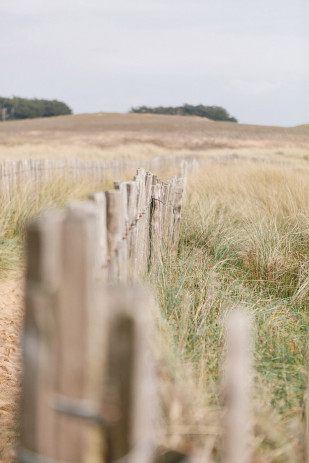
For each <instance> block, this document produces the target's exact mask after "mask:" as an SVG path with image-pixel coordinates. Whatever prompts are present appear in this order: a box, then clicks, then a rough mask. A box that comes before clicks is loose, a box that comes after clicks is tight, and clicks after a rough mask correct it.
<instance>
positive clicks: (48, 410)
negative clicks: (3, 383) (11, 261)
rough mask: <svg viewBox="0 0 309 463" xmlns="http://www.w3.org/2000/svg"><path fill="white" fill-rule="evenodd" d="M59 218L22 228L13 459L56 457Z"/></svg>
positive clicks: (49, 217) (50, 215)
mask: <svg viewBox="0 0 309 463" xmlns="http://www.w3.org/2000/svg"><path fill="white" fill-rule="evenodd" d="M62 222H63V216H62V214H59V213H57V212H51V213H46V214H45V215H44V216H42V217H41V218H40V219H37V220H35V221H34V222H32V223H31V224H30V225H29V227H28V229H27V249H26V253H27V277H26V313H25V324H24V334H23V367H24V372H23V388H22V409H21V414H20V415H21V427H20V449H19V460H20V461H21V462H27V461H32V460H33V461H34V460H35V459H36V458H37V455H42V456H44V457H46V458H51V459H53V458H56V442H57V441H56V437H55V431H56V425H57V414H56V413H55V411H54V410H53V408H52V407H51V406H50V401H51V397H52V393H53V390H54V385H55V381H56V376H57V365H56V361H55V360H56V359H55V353H54V339H55V335H56V330H57V327H56V324H55V319H54V304H55V298H56V294H57V291H58V288H59V285H60V279H61V271H60V236H61V227H62Z"/></svg>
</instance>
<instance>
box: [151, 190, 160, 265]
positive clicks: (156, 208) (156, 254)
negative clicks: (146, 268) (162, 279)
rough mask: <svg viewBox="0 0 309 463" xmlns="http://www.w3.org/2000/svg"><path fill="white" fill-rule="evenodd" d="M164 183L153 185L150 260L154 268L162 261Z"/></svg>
mask: <svg viewBox="0 0 309 463" xmlns="http://www.w3.org/2000/svg"><path fill="white" fill-rule="evenodd" d="M162 210H163V205H162V185H161V184H160V183H157V184H156V185H154V186H153V187H152V206H151V234H150V236H151V243H150V246H151V250H150V261H151V266H152V267H153V268H157V265H158V264H159V263H160V261H161V252H162V241H161V239H162Z"/></svg>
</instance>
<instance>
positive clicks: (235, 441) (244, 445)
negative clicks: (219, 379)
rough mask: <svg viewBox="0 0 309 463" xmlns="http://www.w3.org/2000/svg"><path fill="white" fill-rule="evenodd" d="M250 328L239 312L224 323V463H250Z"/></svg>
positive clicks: (247, 319)
mask: <svg viewBox="0 0 309 463" xmlns="http://www.w3.org/2000/svg"><path fill="white" fill-rule="evenodd" d="M250 338H251V327H250V322H249V318H248V316H246V315H245V313H244V312H242V311H238V310H237V311H234V312H231V313H230V315H229V317H228V320H227V339H226V360H225V368H224V378H223V379H224V395H225V414H224V423H223V426H224V429H225V434H224V449H223V451H224V455H223V461H224V463H249V461H250V452H249V437H250V416H249V405H250V381H251V346H250Z"/></svg>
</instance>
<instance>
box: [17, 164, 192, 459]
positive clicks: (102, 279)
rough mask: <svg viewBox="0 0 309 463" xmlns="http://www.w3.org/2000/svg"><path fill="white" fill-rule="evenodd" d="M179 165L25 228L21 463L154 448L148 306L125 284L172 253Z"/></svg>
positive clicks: (141, 293) (140, 455)
mask: <svg viewBox="0 0 309 463" xmlns="http://www.w3.org/2000/svg"><path fill="white" fill-rule="evenodd" d="M186 170H187V166H186V165H185V164H184V163H183V164H182V166H181V176H180V177H179V178H176V177H173V178H172V179H171V180H170V181H169V182H166V183H165V182H163V181H161V180H159V179H157V177H156V176H155V175H153V174H152V173H149V172H145V170H144V169H138V171H137V174H136V176H135V177H134V180H133V181H131V182H115V189H114V190H110V191H106V192H102V193H94V194H91V195H90V199H89V201H86V202H73V203H70V204H69V205H68V206H67V208H66V210H65V211H60V210H59V211H47V212H45V213H44V214H43V215H42V216H41V217H40V218H38V219H36V220H34V221H33V222H32V223H30V224H29V226H28V229H27V276H26V314H25V325H24V336H23V362H24V374H23V392H22V407H21V443H20V449H19V453H18V458H19V460H20V461H22V462H30V461H42V462H45V461H46V462H47V461H60V462H85V461H89V462H90V461H91V462H96V461H98V462H99V461H100V462H103V461H104V462H105V461H106V462H112V461H116V460H119V459H121V458H123V457H124V456H125V455H127V457H126V458H128V460H125V461H132V462H133V461H134V462H135V463H137V462H138V461H140V462H141V463H142V462H144V461H147V459H148V460H149V459H150V457H151V455H152V454H153V452H154V449H155V439H154V435H153V427H154V423H155V421H156V419H155V416H156V413H157V408H158V407H157V403H156V378H155V373H154V371H155V365H154V360H153V357H152V354H151V340H152V336H151V330H152V321H151V314H152V312H153V310H152V309H151V306H152V305H153V304H154V302H153V298H152V297H151V295H149V291H146V290H145V289H141V288H140V287H138V286H135V282H137V281H138V280H140V279H141V278H142V276H143V275H145V274H146V272H147V271H149V270H151V271H152V272H154V274H155V272H156V271H157V266H159V265H160V260H161V257H162V253H170V252H172V253H175V252H177V247H178V240H179V223H180V214H181V207H182V201H183V196H184V188H185V178H186ZM129 458H130V460H129ZM149 461H150V460H149Z"/></svg>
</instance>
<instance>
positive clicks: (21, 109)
mask: <svg viewBox="0 0 309 463" xmlns="http://www.w3.org/2000/svg"><path fill="white" fill-rule="evenodd" d="M66 114H72V110H71V108H70V107H69V106H67V105H66V104H65V103H63V102H62V101H58V100H38V99H36V98H34V99H29V98H19V97H13V98H3V97H0V119H1V120H10V119H32V118H34V117H51V116H63V115H66Z"/></svg>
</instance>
